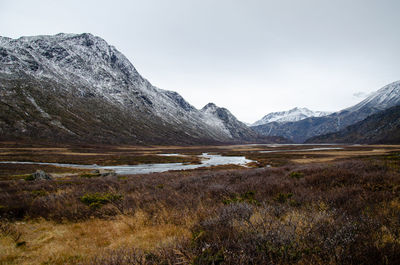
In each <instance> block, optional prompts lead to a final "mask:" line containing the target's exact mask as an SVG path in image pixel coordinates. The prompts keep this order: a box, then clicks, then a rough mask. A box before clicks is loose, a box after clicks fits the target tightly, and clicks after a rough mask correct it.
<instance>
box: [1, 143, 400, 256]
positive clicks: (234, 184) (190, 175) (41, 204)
mask: <svg viewBox="0 0 400 265" xmlns="http://www.w3.org/2000/svg"><path fill="white" fill-rule="evenodd" d="M203 153H208V154H211V155H220V156H223V157H245V158H246V159H248V160H251V162H249V163H247V164H224V165H214V166H202V167H197V168H195V169H190V170H172V171H167V172H159V173H150V174H113V172H112V170H93V169H92V168H69V167H64V166H63V167H60V166H55V165H48V164H46V165H41V164H19V163H1V164H0V216H1V222H0V225H1V226H0V264H399V263H400V240H399V238H400V219H399V216H400V146H396V145H392V146H390V145H374V146H372V145H367V146H363V145H231V146H147V147H143V146H106V145H104V146H99V145H97V146H94V145H88V146H76V145H75V146H72V145H57V146H54V145H45V144H21V143H17V142H2V143H1V144H0V161H3V162H4V161H14V162H44V163H58V164H81V165H93V164H96V165H98V166H119V165H132V166H133V165H146V164H169V163H174V164H178V163H181V164H183V165H200V164H201V163H202V159H204V158H202V157H201V156H200V155H201V154H203ZM36 170H43V171H45V172H46V173H47V174H49V175H50V176H51V180H36V179H34V178H33V177H32V173H34V172H35V171H36Z"/></svg>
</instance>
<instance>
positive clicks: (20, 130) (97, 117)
mask: <svg viewBox="0 0 400 265" xmlns="http://www.w3.org/2000/svg"><path fill="white" fill-rule="evenodd" d="M0 110H1V112H0V133H3V135H10V137H11V136H14V135H21V136H24V137H25V136H27V133H28V132H29V134H30V136H28V137H32V136H31V135H34V136H35V137H36V136H40V137H43V138H48V137H55V135H59V137H64V138H67V139H69V138H74V139H75V138H79V137H80V138H82V139H83V138H84V137H87V138H88V139H89V140H92V139H97V138H98V140H99V141H107V139H109V138H110V137H111V138H113V139H115V140H116V141H120V140H121V141H124V142H132V143H172V142H174V143H180V142H179V141H182V143H196V142H199V143H203V142H204V143H206V142H232V141H242V140H243V139H242V138H241V137H245V138H246V139H251V138H252V137H253V136H254V135H256V133H254V132H253V131H251V130H250V129H249V128H247V127H243V128H242V127H241V128H235V129H238V130H243V131H241V134H237V133H231V132H230V131H229V129H227V127H226V126H222V124H223V121H218V120H217V116H214V120H213V122H210V120H209V119H210V115H209V114H207V113H203V112H202V111H200V110H197V109H196V108H194V107H193V106H192V105H190V104H189V103H188V102H187V101H185V99H183V98H182V96H180V95H179V94H178V93H176V92H174V91H167V90H163V89H159V88H157V87H155V86H153V85H152V84H151V83H150V82H149V81H147V80H146V79H145V78H143V77H142V76H141V75H140V74H139V73H138V72H137V70H136V69H135V67H134V66H133V65H132V63H131V62H130V61H129V60H128V59H127V58H126V57H125V56H124V55H123V54H122V53H120V52H119V51H118V50H117V49H116V48H115V47H114V46H111V45H109V44H108V43H107V42H106V41H105V40H103V39H102V38H100V37H97V36H93V35H92V34H89V33H83V34H65V33H60V34H57V35H53V36H32V37H21V38H19V39H11V38H6V37H0ZM11 117H12V118H11ZM231 129H233V128H231ZM249 130H250V131H249ZM250 132H251V133H250ZM249 133H250V134H249Z"/></svg>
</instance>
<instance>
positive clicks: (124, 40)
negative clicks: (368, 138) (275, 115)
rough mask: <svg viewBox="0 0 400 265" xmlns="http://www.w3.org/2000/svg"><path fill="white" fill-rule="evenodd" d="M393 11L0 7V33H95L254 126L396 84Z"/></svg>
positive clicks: (366, 0) (201, 5)
mask: <svg viewBox="0 0 400 265" xmlns="http://www.w3.org/2000/svg"><path fill="white" fill-rule="evenodd" d="M399 13H400V1H398V0H335V1H332V0H291V1H289V0H275V1H272V0H264V1H262V0H246V1H245V0H231V1H228V0H198V1H194V0H168V1H167V0H158V1H156V0H142V1H117V0H113V1H101V0H94V1H83V0H80V1H75V0H68V1H54V0H49V1H44V0H43V1H41V0H36V1H29V0H26V1H25V0H0V35H2V36H7V37H12V38H18V37H20V36H26V35H42V34H56V33H59V32H69V33H82V32H90V33H93V34H95V35H98V36H100V37H102V38H104V39H105V40H106V41H107V42H108V43H110V44H112V45H114V46H116V47H117V49H119V50H120V51H121V52H122V53H124V54H125V55H126V56H127V57H128V58H129V59H130V60H131V62H132V63H133V64H134V65H135V67H136V69H137V70H138V71H139V72H140V73H141V74H142V75H143V76H144V77H145V78H147V79H148V80H149V81H150V82H152V83H153V84H154V85H156V86H158V87H160V88H163V89H169V90H174V91H177V92H179V93H180V94H181V95H182V96H183V97H185V99H187V100H188V101H189V102H190V103H191V104H193V105H194V106H196V107H197V108H201V107H202V106H203V105H205V104H206V103H208V102H214V103H216V104H217V105H219V106H223V107H226V108H228V109H229V110H231V112H232V113H233V114H234V115H236V116H237V117H238V118H239V119H240V120H242V121H246V122H254V121H255V120H257V119H259V118H261V117H262V116H263V115H265V114H267V113H268V112H271V111H280V110H286V109H289V108H292V107H295V106H298V107H308V108H310V109H314V110H330V111H334V110H339V109H342V108H345V107H348V106H350V105H352V104H354V103H356V102H358V101H359V100H360V96H359V95H367V94H368V93H370V92H371V91H374V90H377V89H379V88H380V87H382V86H384V85H386V84H388V83H390V82H393V81H396V80H399V79H400V14H399ZM360 92H362V93H360Z"/></svg>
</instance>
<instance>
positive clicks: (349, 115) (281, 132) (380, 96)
mask: <svg viewBox="0 0 400 265" xmlns="http://www.w3.org/2000/svg"><path fill="white" fill-rule="evenodd" d="M399 104H400V81H397V82H393V83H391V84H389V85H387V86H385V87H383V88H381V89H379V90H378V91H377V92H375V93H373V94H371V95H370V96H369V97H368V98H366V99H365V100H363V101H361V102H360V103H358V104H357V105H355V106H352V107H350V108H347V109H344V110H342V111H339V112H335V113H332V114H330V115H328V116H324V117H311V118H306V119H303V120H300V121H297V122H287V123H278V122H271V123H268V124H264V125H259V126H254V127H252V128H253V129H254V130H255V131H257V132H259V133H260V134H263V135H269V136H272V135H275V136H283V137H285V138H287V139H289V140H292V141H294V142H297V143H302V142H304V141H305V140H306V139H308V138H311V137H314V136H317V135H323V134H327V133H332V132H338V131H340V130H342V129H344V128H346V127H347V126H349V125H352V124H354V123H356V122H359V121H362V120H363V119H365V118H367V117H368V116H370V115H372V114H374V113H377V112H379V111H382V110H385V109H387V108H390V107H392V106H396V105H399Z"/></svg>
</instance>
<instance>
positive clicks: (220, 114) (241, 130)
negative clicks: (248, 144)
mask: <svg viewBox="0 0 400 265" xmlns="http://www.w3.org/2000/svg"><path fill="white" fill-rule="evenodd" d="M201 112H202V113H203V114H204V115H205V117H206V119H205V120H206V122H207V124H209V125H210V126H212V127H218V128H221V130H223V131H225V132H226V133H227V134H229V135H230V136H231V137H232V138H235V139H244V140H251V139H256V138H257V137H258V134H257V133H256V132H254V131H253V130H252V129H250V128H249V127H247V125H246V124H244V123H243V122H240V121H239V120H238V119H236V117H235V116H233V115H232V113H231V112H230V111H229V110H227V109H225V108H220V107H217V106H216V105H215V104H214V103H208V104H207V105H205V106H204V107H203V108H202V109H201Z"/></svg>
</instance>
